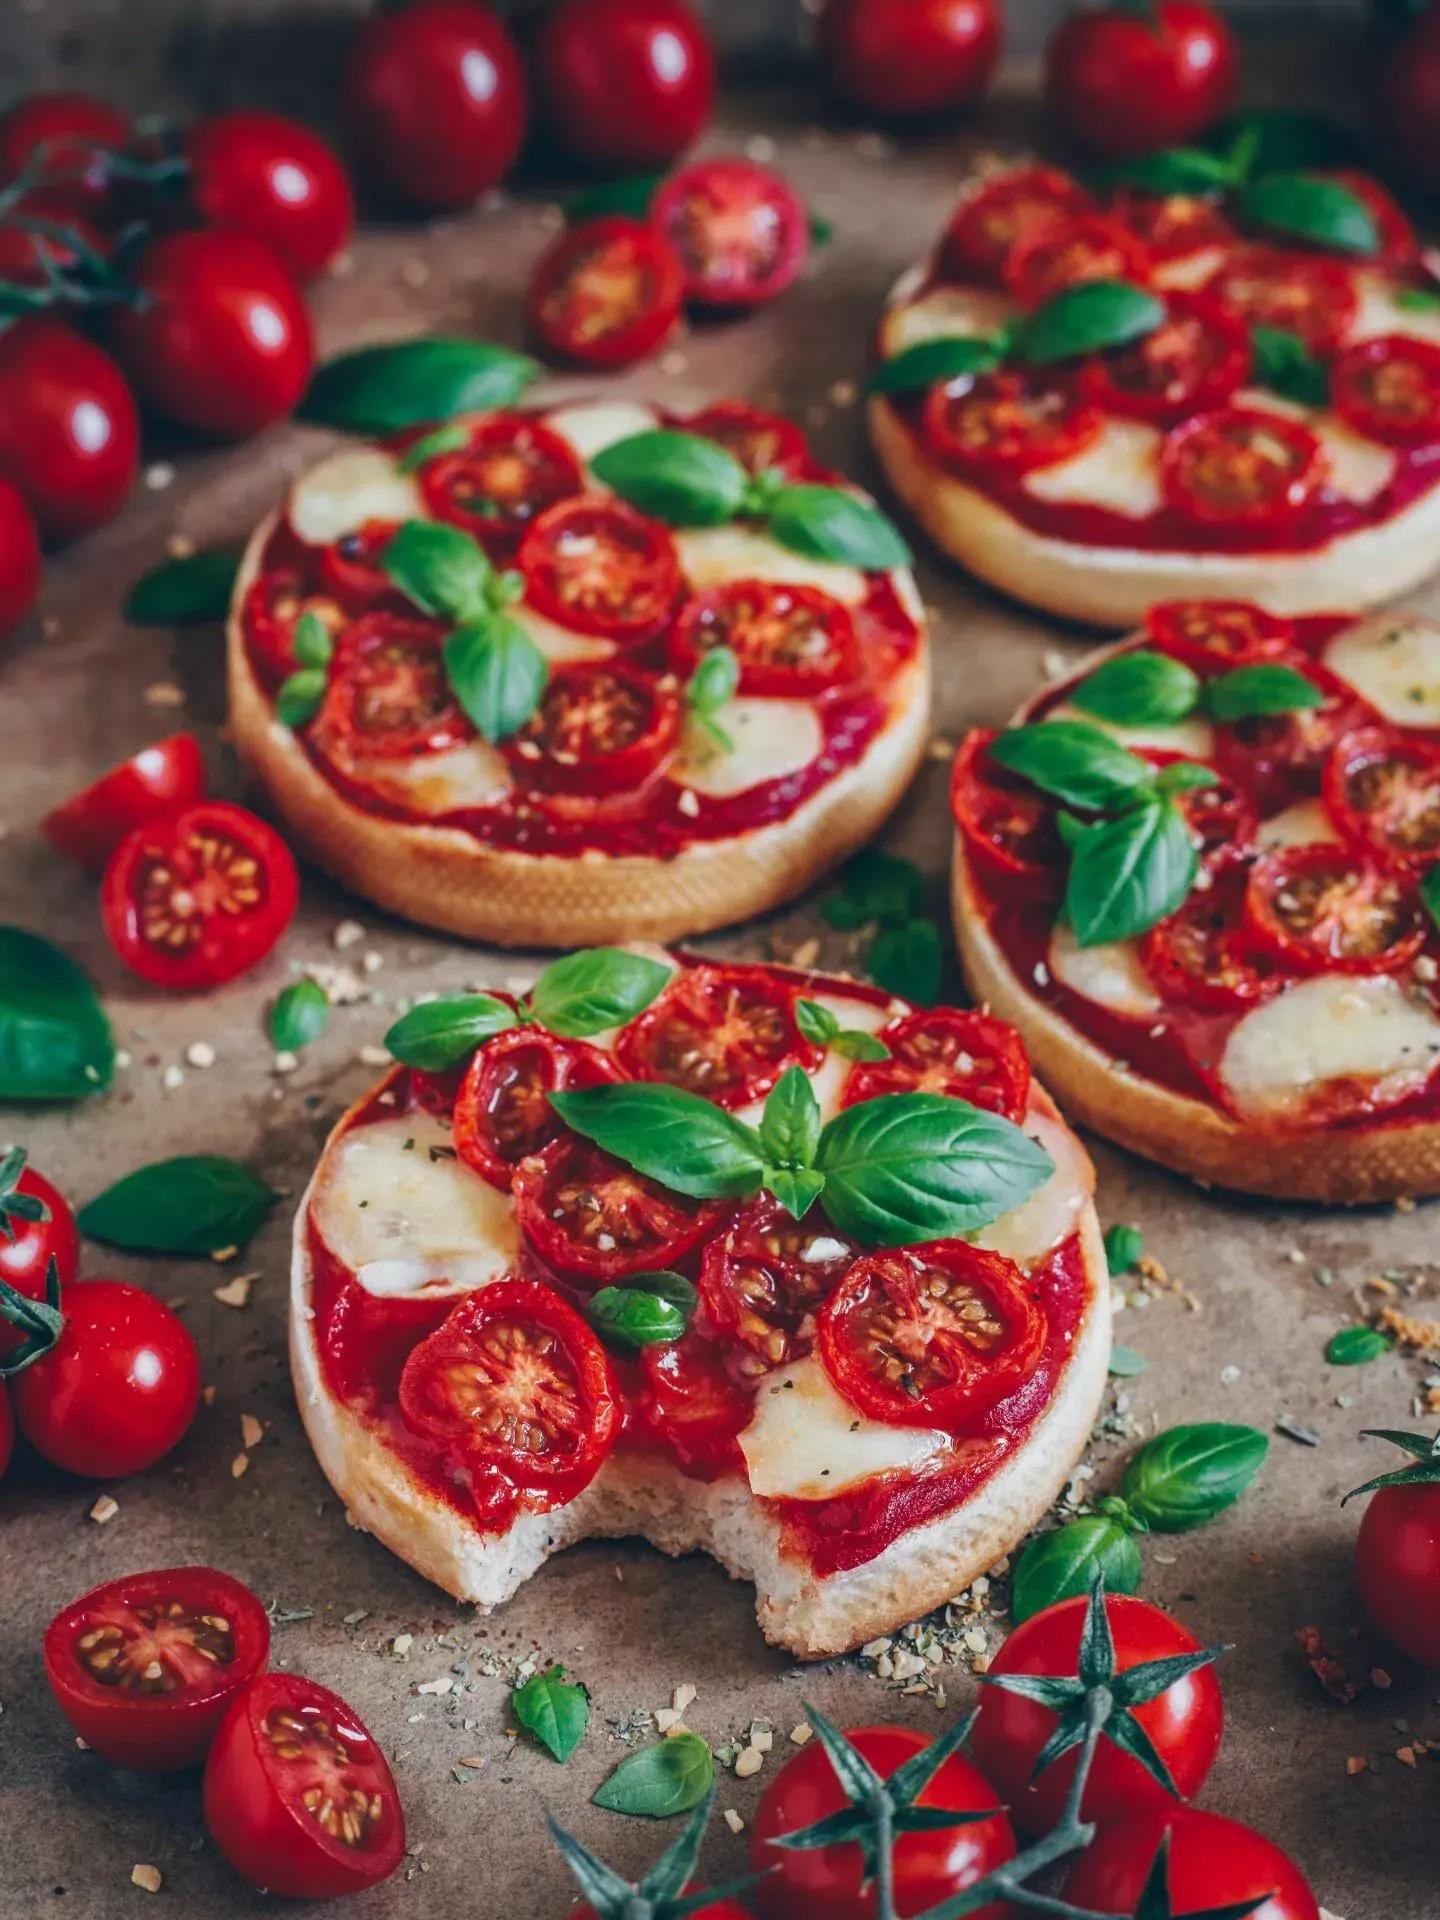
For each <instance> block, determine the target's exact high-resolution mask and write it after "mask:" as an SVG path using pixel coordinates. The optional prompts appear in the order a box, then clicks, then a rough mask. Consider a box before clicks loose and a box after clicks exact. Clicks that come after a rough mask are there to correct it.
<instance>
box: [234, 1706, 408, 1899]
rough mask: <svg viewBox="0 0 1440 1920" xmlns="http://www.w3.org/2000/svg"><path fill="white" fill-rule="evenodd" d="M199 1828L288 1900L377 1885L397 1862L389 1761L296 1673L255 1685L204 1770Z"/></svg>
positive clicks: (395, 1799)
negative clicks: (202, 1822) (202, 1820)
mask: <svg viewBox="0 0 1440 1920" xmlns="http://www.w3.org/2000/svg"><path fill="white" fill-rule="evenodd" d="M204 1802H205V1824H206V1826H207V1827H208V1828H209V1829H210V1838H211V1839H212V1840H213V1841H214V1842H215V1845H216V1846H217V1847H218V1848H219V1850H220V1852H221V1853H222V1854H224V1856H225V1858H226V1859H227V1860H228V1861H229V1862H230V1864H231V1866H232V1867H234V1868H235V1870H236V1872H237V1873H241V1874H243V1875H244V1876H245V1878H246V1879H247V1880H249V1881H251V1882H253V1884H254V1885H255V1886H257V1887H263V1888H264V1889H265V1890H266V1891H267V1892H269V1893H279V1894H283V1895H285V1897H286V1898H287V1899H291V1900H330V1899H334V1898H335V1897H336V1896H337V1895H339V1894H343V1893H359V1892H361V1891H362V1890H363V1889H364V1888H365V1887H373V1886H376V1885H378V1883H379V1882H380V1881H381V1880H386V1879H388V1878H389V1876H390V1875H391V1874H392V1873H393V1872H394V1871H395V1869H396V1868H397V1867H398V1866H399V1864H400V1862H401V1860H402V1859H403V1858H404V1856H405V1815H404V1813H403V1812H402V1810H401V1807H400V1796H399V1794H398V1793H397V1792H396V1790H395V1781H394V1778H393V1776H392V1775H391V1772H390V1768H389V1765H388V1763H387V1761H386V1759H385V1756H384V1754H383V1753H382V1752H381V1751H380V1748H379V1746H378V1745H377V1744H376V1743H375V1741H374V1740H373V1739H372V1738H371V1736H370V1734H369V1732H368V1731H367V1730H366V1727H365V1724H364V1722H363V1721H362V1720H361V1719H360V1716H359V1715H358V1714H357V1713H355V1712H353V1711H352V1709H351V1708H350V1707H348V1706H347V1705H346V1704H345V1702H344V1701H343V1700H342V1699H341V1698H340V1696H339V1695H338V1694H335V1693H331V1692H330V1691H329V1689H328V1688H326V1687H322V1686H319V1685H317V1683H316V1682H315V1681H314V1680H307V1679H306V1678H305V1677H304V1676H303V1674H298V1673H267V1674H262V1675H261V1676H260V1678H259V1679H258V1680H255V1681H252V1682H251V1684H250V1685H249V1686H248V1687H246V1688H245V1690H244V1691H243V1693H241V1694H240V1696H239V1697H238V1699H236V1701H235V1702H234V1704H233V1705H232V1706H231V1708H230V1711H229V1712H228V1713H227V1714H226V1716H225V1718H224V1719H223V1720H222V1721H221V1723H220V1731H219V1732H218V1733H217V1734H216V1736H215V1744H214V1746H212V1747H211V1749H210V1758H209V1759H208V1760H207V1761H206V1763H205V1787H204Z"/></svg>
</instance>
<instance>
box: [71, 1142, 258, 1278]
mask: <svg viewBox="0 0 1440 1920" xmlns="http://www.w3.org/2000/svg"><path fill="white" fill-rule="evenodd" d="M279 1197H280V1196H279V1195H278V1194H277V1193H275V1192H274V1191H273V1190H272V1189H271V1188H270V1187H267V1186H266V1185H265V1182H264V1181H263V1180H258V1179H257V1178H256V1177H255V1175H254V1174H253V1173H251V1171H250V1169H249V1168H248V1167H242V1166H241V1165H240V1163H239V1161H238V1160H228V1159H226V1158H225V1157H224V1156H223V1155H221V1154H215V1153H194V1154H182V1155H180V1156H179V1157H178V1158H176V1159H173V1160H157V1161H155V1162H154V1164H153V1165H151V1166H148V1167H140V1168H139V1169H137V1171H136V1172H134V1173H127V1174H126V1175H125V1177H124V1179H122V1180H117V1181H116V1182H115V1184H114V1185H113V1186H111V1187H107V1188H106V1189H105V1191H104V1193H102V1194H100V1195H98V1196H97V1198H95V1199H94V1200H92V1201H91V1202H90V1204H89V1205H88V1206H84V1207H82V1208H81V1209H80V1211H79V1213H78V1214H77V1215H76V1220H77V1223H78V1224H79V1227H80V1231H81V1232H82V1233H83V1234H85V1235H87V1236H88V1237H89V1238H90V1239H91V1240H103V1241H104V1242H105V1244H106V1245H107V1246H111V1247H121V1248H123V1249H124V1250H125V1251H126V1252H128V1253H188V1254H197V1255H198V1254H210V1253H218V1252H219V1251H220V1250H221V1249H222V1248H225V1247H241V1246H244V1244H245V1242H246V1241H247V1240H249V1239H251V1238H252V1237H253V1236H254V1234H255V1233H256V1232H258V1230H259V1228H260V1226H261V1225H262V1223H263V1222H264V1219H265V1216H266V1214H267V1213H269V1211H270V1209H271V1208H272V1207H273V1206H274V1204H275V1202H276V1201H277V1200H278V1199H279Z"/></svg>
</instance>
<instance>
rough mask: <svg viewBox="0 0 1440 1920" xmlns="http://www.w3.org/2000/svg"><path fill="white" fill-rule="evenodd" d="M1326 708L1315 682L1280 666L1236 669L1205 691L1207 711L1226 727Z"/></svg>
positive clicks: (1215, 680) (1211, 682)
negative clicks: (1269, 715)
mask: <svg viewBox="0 0 1440 1920" xmlns="http://www.w3.org/2000/svg"><path fill="white" fill-rule="evenodd" d="M1324 704H1325V695H1324V694H1323V693H1322V692H1321V690H1320V688H1319V687H1317V686H1316V684H1315V682H1314V681H1313V680H1307V679H1306V678H1305V675H1304V674H1303V673H1297V672H1296V671H1295V669H1294V667H1284V666H1281V665H1279V664H1278V662H1261V663H1260V664H1258V665H1256V666H1253V667H1235V668H1233V669H1232V670H1231V671H1230V672H1229V673H1222V674H1221V675H1220V676H1219V677H1218V678H1217V679H1214V680H1211V681H1210V682H1209V683H1208V684H1207V685H1206V688H1205V708H1206V711H1207V712H1208V713H1209V715H1210V717H1211V719H1212V720H1218V721H1219V722H1220V724H1221V726H1224V727H1228V726H1233V725H1234V723H1235V722H1236V721H1237V720H1249V719H1252V718H1253V717H1255V716H1256V715H1259V714H1266V713H1297V712H1300V711H1302V710H1303V709H1305V708H1307V707H1323V706H1324Z"/></svg>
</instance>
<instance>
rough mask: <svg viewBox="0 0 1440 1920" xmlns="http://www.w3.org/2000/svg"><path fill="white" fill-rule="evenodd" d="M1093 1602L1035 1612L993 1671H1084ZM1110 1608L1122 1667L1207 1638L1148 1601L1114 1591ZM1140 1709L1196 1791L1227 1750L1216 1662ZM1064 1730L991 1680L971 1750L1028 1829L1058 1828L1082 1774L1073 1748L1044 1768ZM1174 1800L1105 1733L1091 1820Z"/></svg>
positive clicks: (1086, 1813) (1176, 1773)
mask: <svg viewBox="0 0 1440 1920" xmlns="http://www.w3.org/2000/svg"><path fill="white" fill-rule="evenodd" d="M1088 1605H1089V1601H1088V1599H1086V1598H1085V1597H1084V1596H1081V1597H1079V1598H1076V1599H1073V1600H1061V1601H1059V1602H1058V1603H1057V1604H1056V1605H1055V1606H1053V1607H1046V1608H1045V1609H1044V1611H1043V1612H1041V1613H1035V1614H1032V1615H1031V1616H1030V1618H1029V1619H1028V1620H1026V1621H1024V1622H1023V1623H1022V1625H1020V1626H1018V1627H1016V1628H1015V1630H1014V1632H1013V1633H1011V1634H1010V1636H1009V1638H1008V1639H1007V1640H1006V1641H1005V1644H1004V1645H1003V1646H1002V1647H1001V1649H1000V1651H999V1653H998V1654H997V1655H996V1656H995V1658H994V1660H993V1661H992V1662H991V1664H990V1672H991V1673H993V1674H1011V1673H1013V1674H1047V1675H1059V1676H1060V1677H1061V1678H1064V1679H1074V1678H1075V1676H1076V1672H1077V1667H1078V1661H1079V1653H1080V1633H1081V1628H1082V1627H1083V1626H1084V1624H1085V1612H1086V1608H1087V1606H1088ZM1105 1612H1106V1615H1107V1616H1108V1618H1109V1621H1110V1633H1111V1636H1112V1638H1113V1640H1114V1643H1115V1670H1116V1672H1117V1673H1124V1672H1125V1671H1126V1669H1127V1668H1129V1667H1138V1666H1142V1665H1145V1664H1146V1663H1148V1662H1149V1661H1151V1660H1168V1659H1171V1658H1173V1657H1174V1656H1175V1655H1176V1654H1182V1653H1195V1652H1197V1651H1198V1650H1199V1642H1198V1641H1196V1640H1194V1639H1193V1638H1192V1637H1191V1635H1190V1634H1188V1633H1187V1632H1186V1631H1185V1629H1184V1627H1182V1626H1181V1625H1180V1623H1179V1621H1178V1620H1172V1619H1171V1617H1170V1615H1169V1614H1168V1613H1163V1612H1162V1611H1161V1610H1160V1608H1159V1607H1152V1606H1151V1605H1150V1603H1149V1601H1148V1600H1132V1599H1128V1598H1126V1597H1124V1596H1123V1595H1120V1594H1108V1595H1107V1596H1106V1599H1105ZM1131 1711H1132V1712H1133V1713H1134V1715H1135V1718H1136V1719H1137V1720H1138V1721H1139V1723H1140V1725H1141V1727H1142V1728H1143V1729H1144V1731H1145V1732H1146V1733H1147V1734H1148V1735H1149V1736H1150V1742H1151V1745H1152V1746H1153V1747H1154V1749H1155V1751H1156V1752H1157V1753H1158V1754H1159V1756H1160V1758H1161V1760H1162V1761H1164V1763H1165V1766H1166V1768H1167V1770H1168V1771H1169V1774H1170V1778H1171V1779H1172V1780H1173V1781H1174V1783H1175V1790H1176V1792H1177V1793H1178V1794H1179V1796H1180V1798H1181V1799H1182V1800H1188V1799H1190V1798H1191V1797H1192V1796H1193V1795H1194V1794H1196V1793H1198V1792H1199V1791H1200V1789H1201V1787H1202V1786H1203V1785H1204V1784H1205V1779H1206V1776H1207V1775H1208V1774H1209V1772H1210V1769H1211V1767H1212V1766H1214V1764H1215V1756H1216V1754H1217V1753H1218V1752H1219V1751H1220V1734H1221V1730H1222V1728H1223V1725H1224V1709H1223V1707H1222V1706H1221V1702H1220V1685H1219V1682H1218V1681H1217V1680H1216V1678H1215V1670H1214V1668H1213V1666H1205V1667H1200V1668H1198V1669H1197V1670H1196V1671H1195V1672H1194V1673H1190V1674H1187V1675H1185V1676H1184V1678H1182V1679H1180V1680H1177V1681H1176V1682H1175V1683H1174V1685H1173V1686H1169V1687H1167V1688H1166V1689H1165V1691H1164V1692H1163V1693H1160V1694H1157V1695H1156V1697H1155V1698H1154V1699H1153V1700H1147V1701H1144V1702H1143V1703H1142V1704H1141V1705H1139V1706H1137V1707H1134V1708H1132V1709H1131ZM1054 1731H1055V1715H1054V1714H1053V1713H1052V1712H1051V1711H1050V1709H1049V1708H1048V1707H1042V1706H1041V1705H1040V1704H1039V1702H1038V1701H1035V1700H1027V1699H1025V1698H1024V1696H1023V1695H1021V1694H1018V1693H1007V1692H1005V1691H1004V1690H1003V1689H1002V1688H1000V1687H997V1686H985V1687H982V1688H981V1690H980V1715H979V1718H978V1719H977V1720H976V1722H975V1731H974V1733H973V1734H972V1735H971V1737H970V1752H971V1755H972V1756H973V1758H974V1761H975V1764H976V1766H977V1767H979V1768H980V1770H981V1772H982V1773H983V1774H984V1775H985V1778H986V1779H987V1780H989V1781H991V1782H992V1783H993V1785H994V1787H995V1791H996V1793H997V1794H998V1795H999V1797H1000V1800H1001V1801H1002V1803H1003V1804H1004V1805H1005V1806H1006V1807H1008V1809H1009V1811H1010V1817H1011V1819H1012V1820H1013V1821H1014V1822H1015V1824H1016V1826H1017V1827H1019V1828H1021V1829H1022V1831H1024V1832H1026V1833H1048V1832H1049V1830H1050V1828H1051V1827H1053V1826H1054V1825H1055V1823H1056V1822H1057V1821H1058V1819H1059V1818H1060V1810H1061V1808H1062V1806H1063V1805H1064V1802H1065V1795H1066V1793H1067V1791H1068V1790H1069V1786H1070V1782H1071V1780H1072V1779H1073V1777H1074V1773H1075V1754H1074V1751H1073V1750H1072V1751H1071V1752H1070V1753H1068V1754H1066V1755H1064V1756H1063V1757H1062V1758H1061V1759H1059V1760H1056V1761H1055V1762H1054V1763H1053V1764H1052V1765H1050V1766H1047V1767H1046V1768H1045V1769H1044V1771H1043V1772H1042V1773H1041V1774H1039V1776H1038V1777H1036V1776H1035V1771H1034V1770H1035V1762H1036V1761H1037V1760H1038V1759H1039V1758H1040V1755H1041V1752H1042V1751H1043V1749H1044V1746H1045V1743H1046V1741H1047V1740H1048V1739H1049V1738H1050V1736H1051V1734H1052V1733H1053V1732H1054ZM1174 1805H1175V1801H1174V1799H1173V1798H1172V1796H1171V1795H1170V1794H1168V1793H1167V1792H1166V1791H1165V1789H1164V1787H1162V1786H1161V1785H1160V1783H1159V1782H1158V1781H1157V1780H1155V1779H1154V1778H1153V1777H1152V1776H1151V1775H1150V1774H1149V1773H1148V1772H1147V1771H1146V1770H1145V1768H1144V1767H1142V1766H1141V1764H1140V1762H1139V1761H1138V1760H1134V1759H1132V1758H1131V1756H1130V1755H1129V1754H1128V1753H1125V1752H1124V1751H1123V1750H1122V1749H1121V1748H1119V1747H1117V1746H1116V1745H1115V1744H1114V1743H1113V1741H1111V1740H1108V1739H1107V1738H1106V1737H1105V1736H1104V1735H1103V1734H1102V1735H1101V1738H1100V1744H1099V1746H1098V1748H1097V1749H1096V1753H1095V1764H1094V1766H1093V1767H1092V1768H1091V1770H1090V1777H1089V1780H1088V1782H1087V1783H1086V1787H1085V1795H1084V1799H1083V1800H1082V1801H1081V1805H1080V1818H1081V1819H1082V1820H1108V1819H1112V1818H1114V1817H1115V1816H1117V1815H1119V1814H1123V1813H1128V1812H1130V1811H1131V1810H1139V1809H1145V1808H1151V1807H1156V1808H1161V1809H1165V1810H1168V1809H1171V1808H1173V1807H1174Z"/></svg>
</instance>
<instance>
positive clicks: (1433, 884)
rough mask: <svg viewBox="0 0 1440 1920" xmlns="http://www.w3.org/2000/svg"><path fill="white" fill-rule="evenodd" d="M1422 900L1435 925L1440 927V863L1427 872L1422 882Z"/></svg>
mask: <svg viewBox="0 0 1440 1920" xmlns="http://www.w3.org/2000/svg"><path fill="white" fill-rule="evenodd" d="M1420 900H1421V904H1422V905H1423V906H1424V908H1425V911H1426V912H1427V913H1428V914H1429V916H1430V918H1431V919H1432V920H1433V921H1434V923H1435V925H1436V926H1437V927H1440V863H1437V864H1436V865H1435V866H1433V867H1430V868H1428V869H1427V870H1426V873H1425V877H1424V879H1423V880H1422V881H1421V882H1420Z"/></svg>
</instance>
